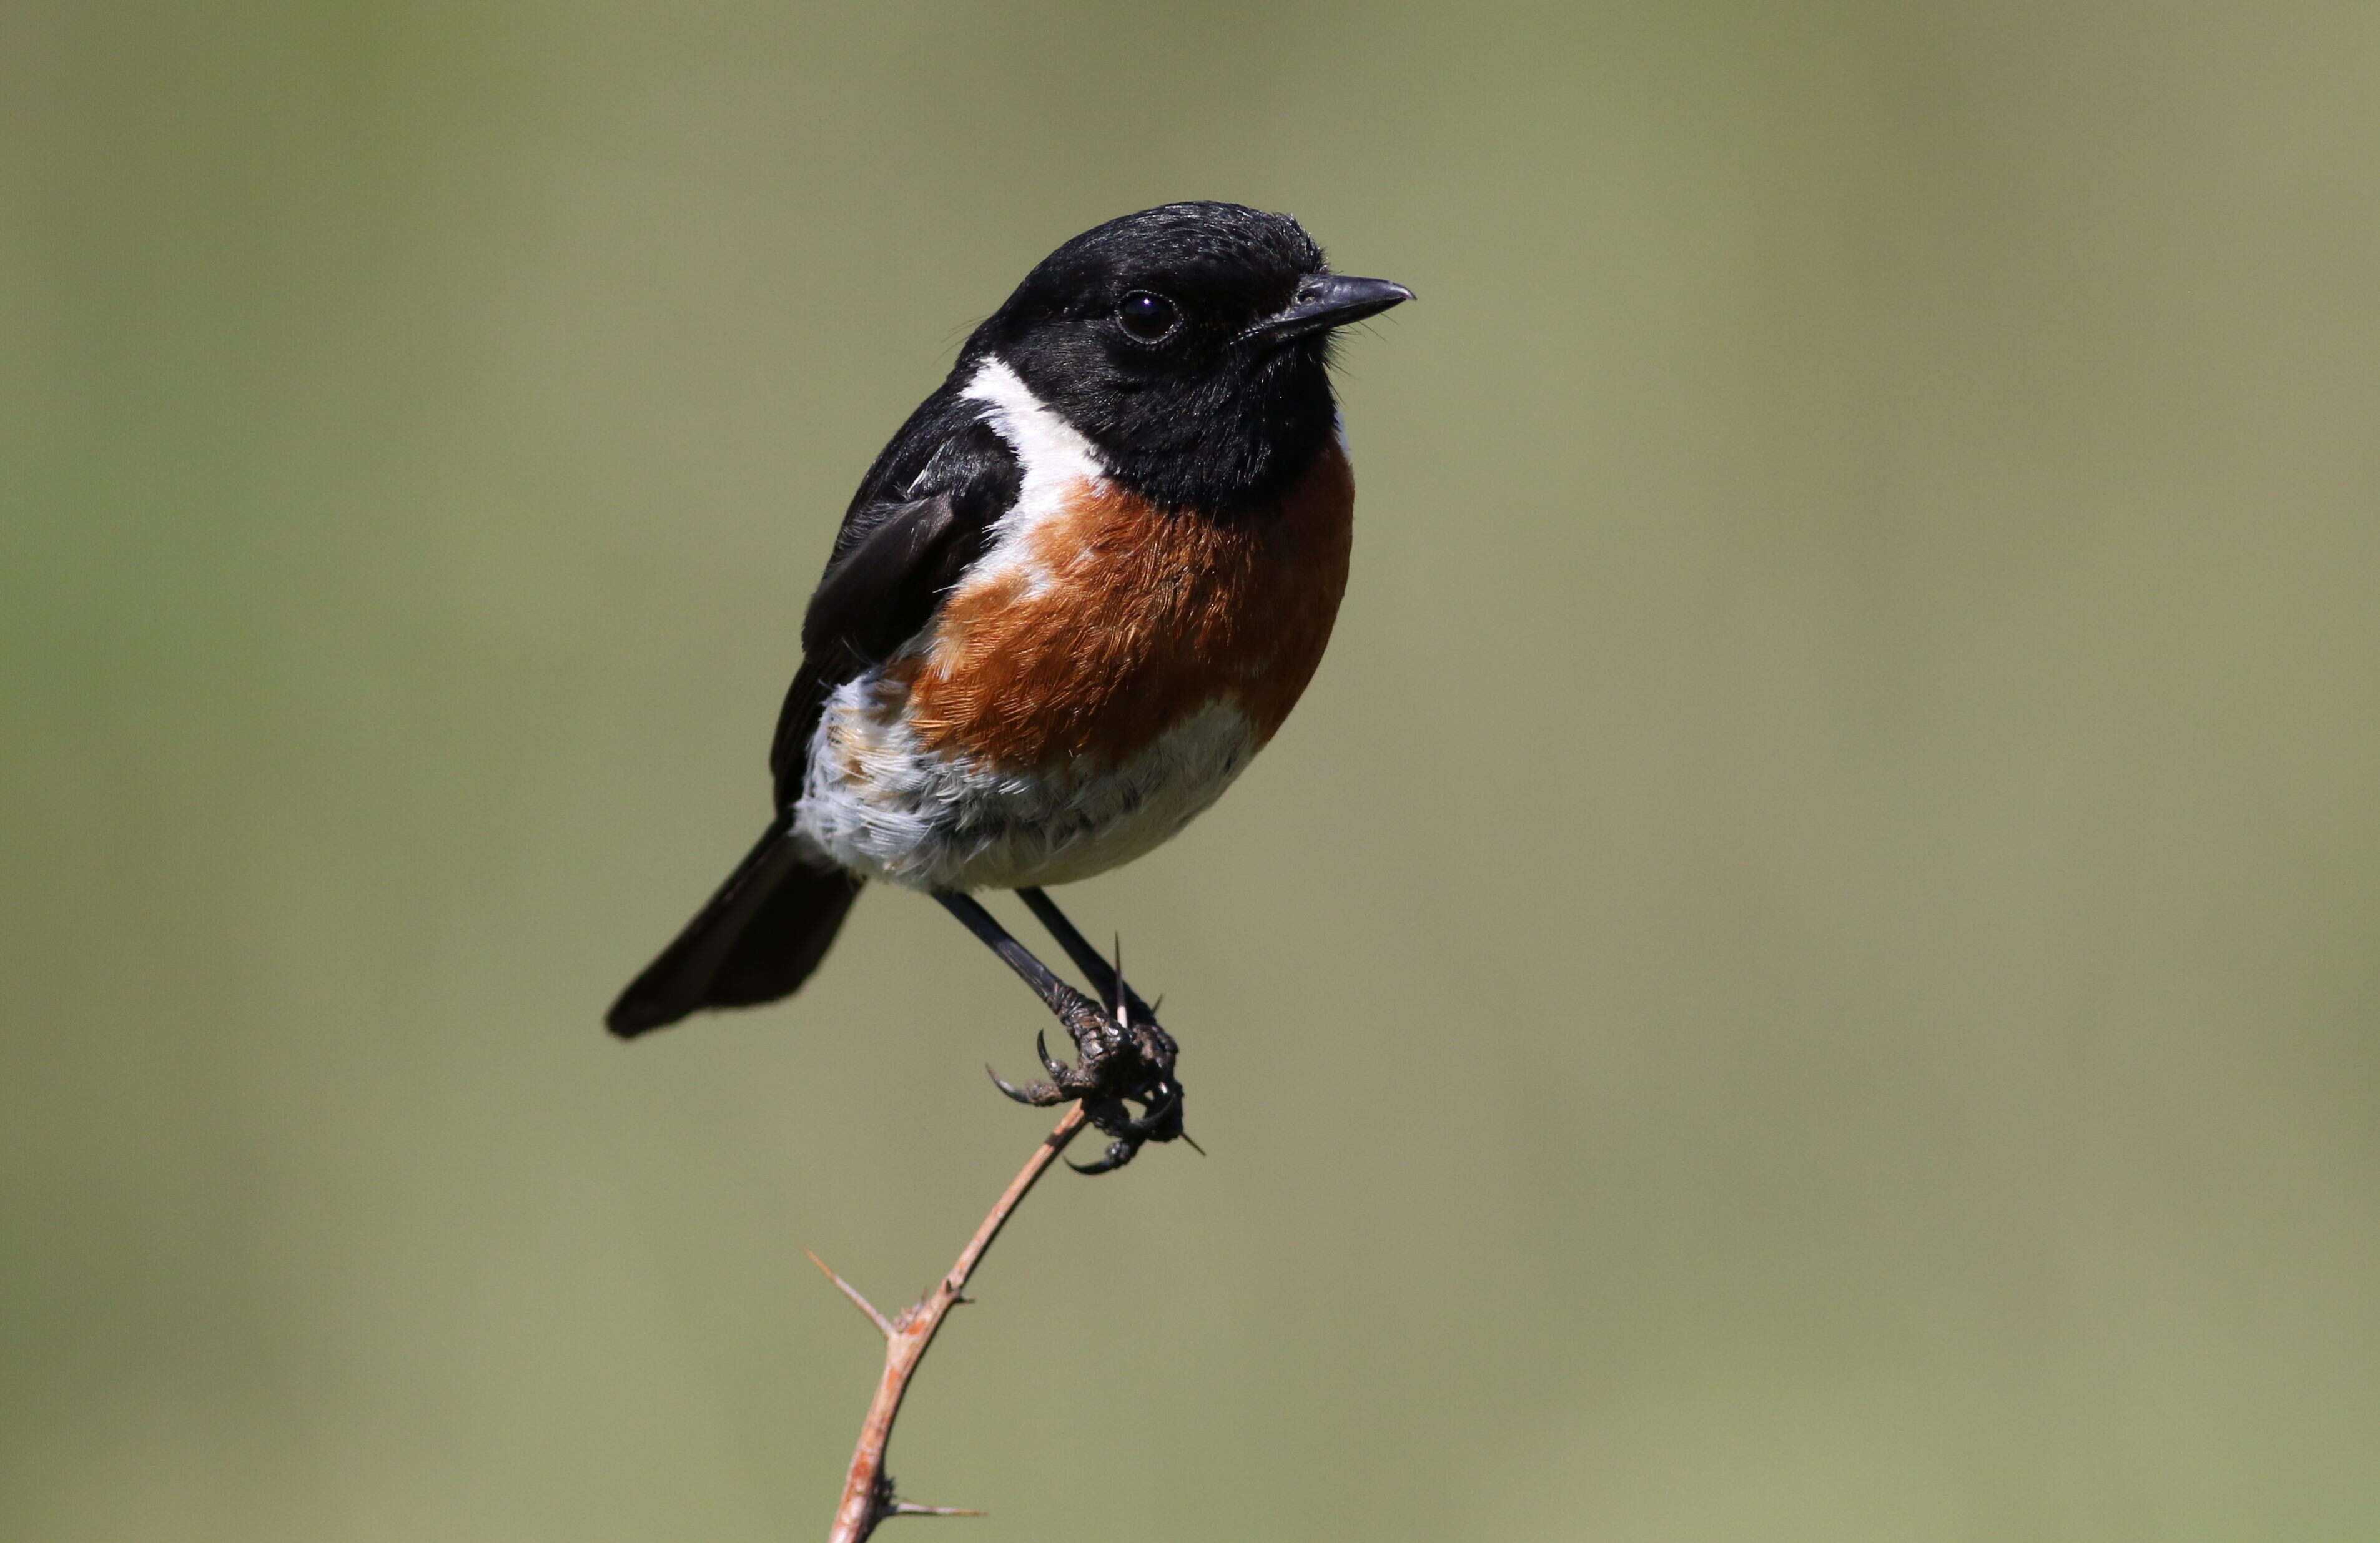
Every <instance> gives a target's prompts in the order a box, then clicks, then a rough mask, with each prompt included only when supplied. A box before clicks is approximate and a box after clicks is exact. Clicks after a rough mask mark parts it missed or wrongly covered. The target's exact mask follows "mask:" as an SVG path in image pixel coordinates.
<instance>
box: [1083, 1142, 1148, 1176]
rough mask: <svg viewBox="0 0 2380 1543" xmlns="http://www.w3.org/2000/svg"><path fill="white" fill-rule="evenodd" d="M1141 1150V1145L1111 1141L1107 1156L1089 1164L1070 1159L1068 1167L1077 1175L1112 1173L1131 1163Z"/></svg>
mask: <svg viewBox="0 0 2380 1543" xmlns="http://www.w3.org/2000/svg"><path fill="white" fill-rule="evenodd" d="M1139 1150H1140V1148H1139V1145H1138V1144H1137V1143H1135V1142H1131V1141H1111V1142H1109V1143H1108V1149H1107V1152H1106V1155H1104V1156H1102V1157H1099V1158H1095V1159H1093V1160H1091V1161H1089V1162H1076V1161H1075V1160H1074V1159H1073V1158H1068V1159H1067V1160H1066V1166H1067V1167H1069V1168H1071V1169H1073V1170H1074V1171H1075V1172H1077V1173H1086V1174H1096V1173H1112V1172H1115V1171H1116V1170H1117V1169H1119V1168H1122V1167H1123V1165H1124V1164H1125V1163H1127V1162H1130V1161H1131V1160H1132V1156H1133V1154H1134V1153H1135V1152H1137V1151H1139Z"/></svg>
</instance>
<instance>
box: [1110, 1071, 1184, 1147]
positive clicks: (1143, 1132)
mask: <svg viewBox="0 0 2380 1543" xmlns="http://www.w3.org/2000/svg"><path fill="white" fill-rule="evenodd" d="M1181 1108H1182V1085H1181V1084H1180V1083H1178V1082H1168V1083H1167V1084H1166V1085H1165V1097H1164V1098H1163V1099H1162V1100H1160V1101H1158V1102H1156V1103H1153V1104H1150V1105H1149V1106H1148V1108H1147V1112H1145V1113H1143V1114H1142V1115H1140V1117H1139V1118H1137V1119H1132V1120H1126V1121H1124V1122H1123V1126H1122V1130H1123V1134H1124V1135H1125V1136H1131V1137H1133V1138H1134V1139H1135V1140H1142V1141H1145V1140H1147V1138H1148V1136H1149V1134H1150V1133H1151V1132H1153V1131H1155V1130H1156V1129H1157V1128H1158V1126H1160V1125H1161V1124H1164V1123H1165V1122H1166V1121H1168V1120H1171V1119H1172V1118H1173V1117H1174V1115H1175V1114H1176V1113H1178V1112H1180V1110H1181Z"/></svg>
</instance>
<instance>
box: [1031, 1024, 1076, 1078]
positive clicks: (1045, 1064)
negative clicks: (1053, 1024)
mask: <svg viewBox="0 0 2380 1543" xmlns="http://www.w3.org/2000/svg"><path fill="white" fill-rule="evenodd" d="M1033 1048H1034V1049H1035V1050H1036V1051H1039V1052H1040V1056H1041V1069H1042V1070H1043V1071H1045V1072H1047V1073H1049V1074H1050V1075H1051V1076H1053V1077H1062V1076H1064V1075H1066V1073H1067V1071H1068V1070H1069V1068H1068V1067H1067V1065H1066V1063H1064V1062H1062V1061H1061V1060H1059V1059H1058V1058H1057V1057H1056V1056H1054V1055H1051V1054H1050V1031H1049V1030H1047V1029H1043V1030H1042V1031H1041V1032H1040V1033H1038V1034H1036V1035H1035V1036H1033Z"/></svg>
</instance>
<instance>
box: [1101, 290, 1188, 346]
mask: <svg viewBox="0 0 2380 1543" xmlns="http://www.w3.org/2000/svg"><path fill="white" fill-rule="evenodd" d="M1116 322H1117V324H1118V325H1120V326H1122V327H1123V331H1124V335H1125V336H1126V337H1129V338H1131V339H1132V340H1133V341H1134V342H1135V343H1162V342H1164V341H1165V340H1166V339H1167V338H1168V337H1171V336H1172V334H1173V329H1174V328H1175V327H1177V326H1179V325H1181V323H1182V308H1181V307H1180V306H1177V305H1175V304H1174V303H1173V302H1172V300H1169V299H1167V298H1165V297H1164V296H1162V295H1152V294H1150V293H1149V292H1148V291H1147V290H1146V289H1135V290H1134V291H1133V292H1132V293H1131V294H1129V295H1126V296H1125V297H1124V298H1123V300H1122V301H1121V302H1119V303H1118V304H1117V306H1116Z"/></svg>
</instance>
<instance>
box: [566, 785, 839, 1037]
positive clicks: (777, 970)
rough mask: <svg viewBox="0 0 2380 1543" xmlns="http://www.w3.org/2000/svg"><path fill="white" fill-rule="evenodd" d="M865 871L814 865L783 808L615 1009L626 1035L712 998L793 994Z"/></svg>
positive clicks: (716, 1001)
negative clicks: (858, 874)
mask: <svg viewBox="0 0 2380 1543" xmlns="http://www.w3.org/2000/svg"><path fill="white" fill-rule="evenodd" d="M859 885H860V881H859V880H857V879H855V878H853V877H852V876H851V875H850V874H848V873H844V872H843V871H842V870H841V869H821V868H817V867H814V866H813V865H812V864H811V862H810V861H809V860H808V859H807V857H806V856H805V854H804V853H803V852H802V850H801V849H800V848H799V847H798V846H796V845H795V844H794V841H793V838H792V836H791V835H790V834H789V833H788V832H787V831H786V829H785V821H784V820H783V819H782V818H780V819H778V820H775V821H774V822H773V823H771V825H770V827H769V829H768V831H767V832H765V833H763V834H762V836H761V837H760V843H759V845H757V846H755V847H753V848H752V850H751V852H750V853H749V854H748V855H747V857H745V859H744V860H743V861H742V862H740V863H738V864H736V865H735V872H734V873H731V874H729V875H728V876H727V882H725V883H724V884H722V885H720V886H719V893H717V894H714V895H712V896H711V897H710V903H709V904H708V905H704V906H703V907H702V909H701V910H700V911H699V912H698V913H697V914H696V916H695V918H694V919H693V920H692V921H690V922H687V923H686V930H685V931H683V932H680V933H679V934H678V935H677V941H676V942H673V943H671V944H670V945H669V947H667V948H665V949H663V950H662V956H661V957H660V958H658V959H656V960H654V961H653V962H652V963H651V964H650V965H648V966H645V973H644V974H642V975H640V976H638V977H637V978H636V979H634V980H632V981H630V982H629V983H628V989H627V990H625V991H622V992H621V993H620V1000H619V1001H617V1002H613V1004H612V1011H611V1012H609V1013H607V1014H604V1017H603V1022H604V1025H605V1026H606V1027H609V1028H610V1029H611V1030H612V1032H613V1033H614V1034H616V1035H618V1036H619V1037H620V1038H621V1039H635V1038H636V1037H637V1035H639V1034H644V1033H648V1032H650V1030H653V1029H656V1028H666V1027H669V1026H670V1025H672V1024H674V1023H675V1022H677V1021H678V1020H679V1019H680V1018H683V1017H685V1016H686V1014H689V1013H696V1012H699V1011H701V1010H702V1009H703V1008H706V1007H750V1006H753V1005H755V1004H757V1003H759V1002H774V1001H776V1000H777V999H778V998H779V997H783V996H791V995H792V994H793V993H794V992H795V990H798V989H799V988H800V986H801V983H802V982H803V981H805V980H807V979H808V978H810V971H812V970H814V969H816V968H818V965H819V961H820V959H823V958H825V957H826V950H827V945H828V944H829V943H832V942H834V935H835V932H836V930H837V929H840V928H841V927H842V926H843V918H844V916H845V915H846V914H847V913H849V911H850V910H851V903H852V901H853V900H855V899H856V898H857V897H858V894H859Z"/></svg>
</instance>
